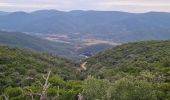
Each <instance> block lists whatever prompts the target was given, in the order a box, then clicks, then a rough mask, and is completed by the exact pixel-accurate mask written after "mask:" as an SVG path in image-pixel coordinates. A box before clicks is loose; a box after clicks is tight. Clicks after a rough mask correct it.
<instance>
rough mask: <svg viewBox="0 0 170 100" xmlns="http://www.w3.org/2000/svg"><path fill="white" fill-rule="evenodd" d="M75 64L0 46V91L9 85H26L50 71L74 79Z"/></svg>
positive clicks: (67, 78)
mask: <svg viewBox="0 0 170 100" xmlns="http://www.w3.org/2000/svg"><path fill="white" fill-rule="evenodd" d="M76 68H77V67H76V65H75V64H74V63H72V62H70V61H68V60H65V59H63V58H58V57H54V56H50V55H46V54H41V53H35V52H32V51H29V50H21V49H17V48H9V47H6V46H0V93H2V91H3V90H4V89H5V88H6V87H9V86H13V87H18V86H21V87H23V86H28V85H30V84H33V83H34V82H36V81H37V80H40V79H41V76H42V74H46V73H47V72H48V71H50V70H51V71H52V74H58V75H59V76H61V77H62V78H63V79H65V80H69V79H76V74H75V71H76Z"/></svg>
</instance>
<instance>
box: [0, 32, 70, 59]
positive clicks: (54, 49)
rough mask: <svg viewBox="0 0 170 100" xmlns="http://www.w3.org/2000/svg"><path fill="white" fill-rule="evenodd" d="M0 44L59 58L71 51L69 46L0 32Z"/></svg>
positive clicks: (17, 33) (24, 35)
mask: <svg viewBox="0 0 170 100" xmlns="http://www.w3.org/2000/svg"><path fill="white" fill-rule="evenodd" d="M0 44H1V45H8V46H11V47H18V48H25V49H31V50H35V51H39V52H46V53H51V54H54V55H59V56H65V55H68V56H69V55H71V51H72V50H73V49H72V46H71V45H69V44H66V43H60V42H52V41H48V40H45V39H41V38H38V37H35V36H30V35H26V34H23V33H19V32H4V31H0Z"/></svg>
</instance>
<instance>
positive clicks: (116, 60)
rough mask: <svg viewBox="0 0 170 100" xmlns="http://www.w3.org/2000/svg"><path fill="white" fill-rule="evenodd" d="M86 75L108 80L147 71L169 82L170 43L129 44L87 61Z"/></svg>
mask: <svg viewBox="0 0 170 100" xmlns="http://www.w3.org/2000/svg"><path fill="white" fill-rule="evenodd" d="M85 62H87V65H86V67H87V69H88V71H87V72H85V73H86V74H92V75H96V76H100V77H102V78H110V79H112V76H114V75H115V74H116V73H122V72H123V73H127V74H131V75H138V74H139V73H140V72H143V71H149V72H153V73H154V74H156V73H157V74H160V75H163V76H165V77H166V81H170V77H169V76H170V73H169V72H170V68H169V67H170V41H148V42H137V43H129V44H124V45H121V46H117V47H114V48H112V49H109V50H106V51H104V52H101V53H99V54H97V55H95V56H94V57H91V58H89V59H87V60H86V61H85Z"/></svg>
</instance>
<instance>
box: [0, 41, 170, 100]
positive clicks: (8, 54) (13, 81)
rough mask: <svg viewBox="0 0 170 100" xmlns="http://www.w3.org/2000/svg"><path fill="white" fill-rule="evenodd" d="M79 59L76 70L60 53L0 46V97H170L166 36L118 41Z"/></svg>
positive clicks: (70, 99)
mask: <svg viewBox="0 0 170 100" xmlns="http://www.w3.org/2000/svg"><path fill="white" fill-rule="evenodd" d="M84 62H87V63H86V64H85V67H86V68H87V69H86V70H84V71H83V70H82V71H81V72H79V70H78V67H77V65H76V64H74V63H71V62H69V61H66V60H64V59H61V58H56V57H52V56H49V55H46V54H37V53H34V52H30V51H25V50H19V49H15V48H8V47H1V48H0V66H1V67H0V68H1V73H0V81H1V82H0V83H1V85H0V86H1V98H2V100H3V99H5V97H6V98H9V99H10V100H25V99H28V100H33V99H31V98H34V99H35V100H39V99H40V98H41V97H42V95H43V97H44V98H46V99H49V100H52V99H53V100H56V99H57V100H58V99H59V100H74V99H75V98H84V99H85V100H95V99H97V100H169V99H170V41H148V42H137V43H129V44H123V45H121V46H117V47H114V48H112V49H109V50H106V51H104V52H101V53H99V54H97V55H95V56H93V57H91V58H89V59H86V60H84ZM50 71H51V74H48V73H49V72H50ZM47 74H48V75H49V79H48V76H46V75H47ZM43 78H44V79H46V80H47V81H45V80H44V79H43ZM80 79H81V80H80ZM45 83H47V84H45ZM46 86H47V89H46V88H45V89H44V87H46ZM41 100H42V99H41Z"/></svg>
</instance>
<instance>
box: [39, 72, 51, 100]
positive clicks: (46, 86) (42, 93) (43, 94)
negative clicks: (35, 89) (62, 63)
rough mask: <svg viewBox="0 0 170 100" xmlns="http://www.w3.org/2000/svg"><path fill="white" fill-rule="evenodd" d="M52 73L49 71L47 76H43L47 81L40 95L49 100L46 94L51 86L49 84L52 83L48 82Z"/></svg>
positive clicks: (41, 99)
mask: <svg viewBox="0 0 170 100" xmlns="http://www.w3.org/2000/svg"><path fill="white" fill-rule="evenodd" d="M50 74H51V71H49V72H48V75H47V77H46V78H45V77H44V76H43V78H44V79H45V83H44V85H43V90H42V92H41V94H40V95H41V96H40V100H47V95H46V92H47V89H48V88H49V86H50V85H51V84H50V83H49V82H48V79H49V77H50Z"/></svg>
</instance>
